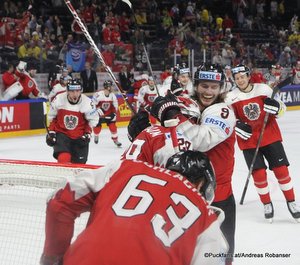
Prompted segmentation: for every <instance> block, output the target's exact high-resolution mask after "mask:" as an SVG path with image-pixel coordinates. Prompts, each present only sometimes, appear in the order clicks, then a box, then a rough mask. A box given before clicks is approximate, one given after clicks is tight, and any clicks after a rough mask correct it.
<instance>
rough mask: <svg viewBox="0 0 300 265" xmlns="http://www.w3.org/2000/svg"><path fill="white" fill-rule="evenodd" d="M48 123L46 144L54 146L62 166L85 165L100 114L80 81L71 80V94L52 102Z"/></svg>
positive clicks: (69, 88) (55, 154)
mask: <svg viewBox="0 0 300 265" xmlns="http://www.w3.org/2000/svg"><path fill="white" fill-rule="evenodd" d="M48 120H49V122H50V125H49V128H48V131H49V133H48V134H47V136H46V142H47V144H48V145H49V146H53V156H54V158H55V159H57V161H58V162H59V163H79V164H85V163H86V161H87V158H88V152H89V142H90V137H91V132H92V128H93V127H95V126H96V125H97V123H98V120H99V115H98V113H97V110H96V107H95V105H94V103H93V102H92V100H91V99H90V98H88V97H87V96H85V95H83V94H82V86H81V84H80V82H79V81H78V80H71V81H70V82H69V83H68V85H67V92H66V93H61V94H58V95H57V96H56V97H55V98H54V99H53V100H52V102H51V105H50V110H49V113H48Z"/></svg>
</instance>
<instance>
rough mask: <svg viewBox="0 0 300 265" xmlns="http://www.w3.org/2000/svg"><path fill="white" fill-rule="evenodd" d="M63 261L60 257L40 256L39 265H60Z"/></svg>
mask: <svg viewBox="0 0 300 265" xmlns="http://www.w3.org/2000/svg"><path fill="white" fill-rule="evenodd" d="M62 264H63V259H62V257H60V256H46V255H42V257H41V259H40V265H62Z"/></svg>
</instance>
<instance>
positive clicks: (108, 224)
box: [44, 160, 224, 265]
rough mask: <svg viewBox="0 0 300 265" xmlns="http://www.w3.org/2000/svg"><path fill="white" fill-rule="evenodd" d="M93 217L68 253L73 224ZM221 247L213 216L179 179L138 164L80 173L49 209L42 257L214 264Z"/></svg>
mask: <svg viewBox="0 0 300 265" xmlns="http://www.w3.org/2000/svg"><path fill="white" fill-rule="evenodd" d="M85 211H91V218H90V222H89V225H88V226H87V228H86V229H85V230H84V231H83V232H82V233H81V234H80V235H79V236H78V238H77V239H76V241H75V242H74V243H73V244H72V245H71V246H70V247H69V244H70V240H71V237H72V233H73V227H74V219H75V218H76V217H77V216H79V215H80V214H81V213H82V212H85ZM223 246H224V241H223V237H222V233H221V232H220V228H219V224H218V222H217V218H216V215H215V214H214V212H213V211H212V210H211V209H210V208H209V206H208V204H207V202H206V201H205V200H204V199H203V198H202V196H201V195H200V194H199V193H198V192H197V190H196V189H195V188H194V187H193V185H192V184H191V183H190V182H189V181H188V180H186V179H185V178H184V177H182V176H181V175H179V174H178V173H175V172H172V171H169V170H166V169H163V168H159V167H154V166H153V165H150V164H147V163H143V162H141V161H131V160H124V161H116V162H114V163H111V164H109V165H107V166H106V167H104V168H101V169H97V170H91V171H85V172H82V173H81V174H80V175H79V176H77V177H76V179H75V180H74V182H70V183H67V185H66V186H65V188H64V189H62V190H59V191H58V192H57V193H56V195H55V196H54V197H53V198H52V199H51V200H50V201H49V203H48V206H47V220H46V241H45V247H44V255H48V256H50V255H51V256H56V255H58V256H59V255H63V254H64V253H65V251H66V250H67V252H66V254H65V255H64V265H71V264H72V265H73V264H77V265H91V264H98V265H101V264H103V265H104V264H123V265H133V264H143V265H153V264H160V265H201V264H205V265H212V264H222V263H220V258H217V257H207V256H206V255H205V253H216V254H217V253H221V252H222V250H223V249H222V247H223Z"/></svg>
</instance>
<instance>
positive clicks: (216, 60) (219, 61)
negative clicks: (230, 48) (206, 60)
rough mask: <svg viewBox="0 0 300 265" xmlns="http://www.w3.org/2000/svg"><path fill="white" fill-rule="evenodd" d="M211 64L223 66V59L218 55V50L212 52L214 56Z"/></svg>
mask: <svg viewBox="0 0 300 265" xmlns="http://www.w3.org/2000/svg"><path fill="white" fill-rule="evenodd" d="M211 62H212V64H220V65H222V64H223V58H222V56H221V55H220V53H219V51H218V50H215V51H214V56H213V58H212V60H211Z"/></svg>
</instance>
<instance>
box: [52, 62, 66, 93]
mask: <svg viewBox="0 0 300 265" xmlns="http://www.w3.org/2000/svg"><path fill="white" fill-rule="evenodd" d="M63 64H64V61H63V60H60V59H59V60H58V61H57V62H56V64H55V65H54V66H52V67H51V69H50V72H49V76H48V89H49V90H50V91H51V90H52V88H53V87H54V86H55V85H56V84H57V83H58V79H59V78H58V74H61V72H62V68H63Z"/></svg>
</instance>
